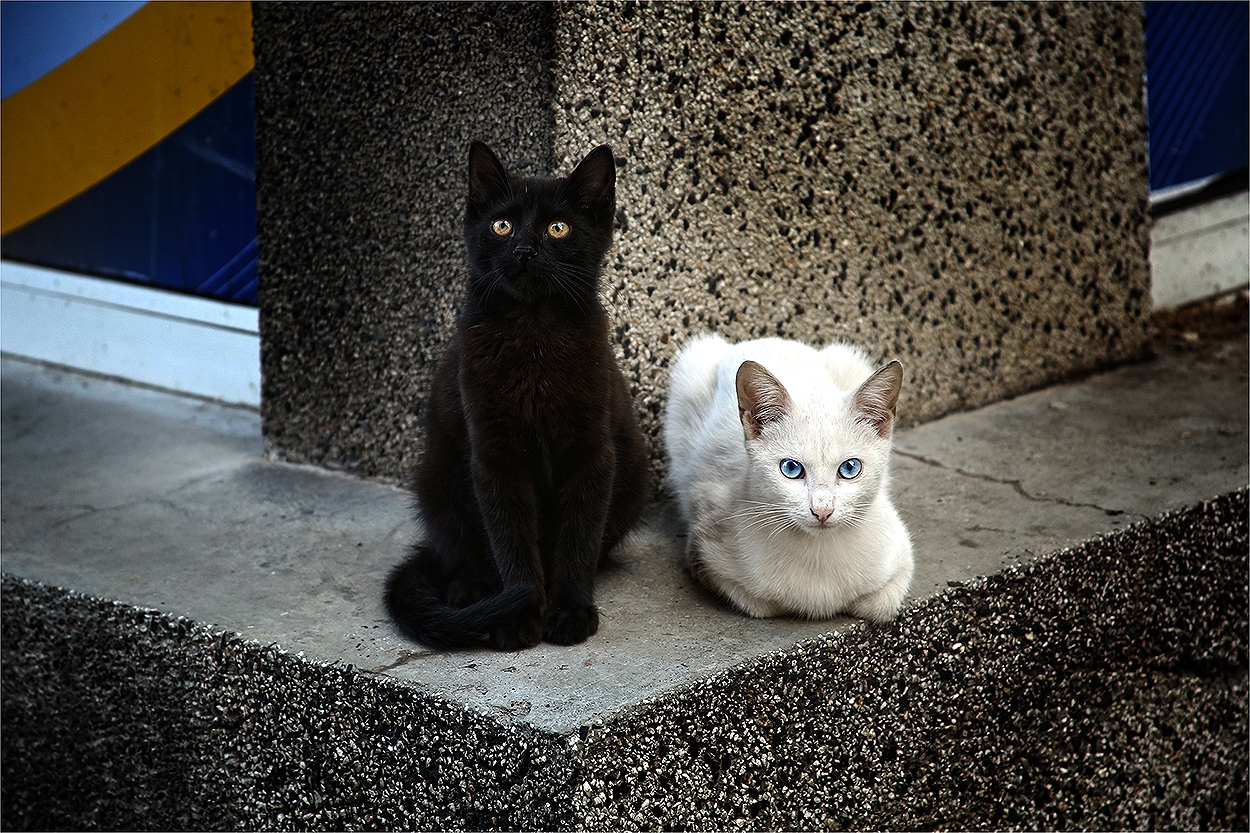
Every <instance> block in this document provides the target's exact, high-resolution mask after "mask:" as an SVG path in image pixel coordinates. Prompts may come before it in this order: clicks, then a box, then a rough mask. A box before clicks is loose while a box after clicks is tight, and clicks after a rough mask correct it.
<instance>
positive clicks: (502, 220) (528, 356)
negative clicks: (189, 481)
mask: <svg viewBox="0 0 1250 833" xmlns="http://www.w3.org/2000/svg"><path fill="white" fill-rule="evenodd" d="M615 209H616V166H615V163H614V162H613V160H612V151H611V149H610V148H608V147H606V146H605V147H599V148H596V149H595V150H593V151H591V152H590V153H589V154H588V155H587V156H586V158H585V159H583V160H582V162H581V164H579V165H578V166H577V168H576V170H574V171H573V173H572V174H570V175H569V176H568V177H567V178H565V179H547V178H532V179H523V178H513V177H511V176H509V175H508V173H507V171H505V170H504V167H503V165H502V164H501V163H500V162H499V159H498V158H497V157H496V156H495V154H494V153H492V152H491V150H490V148H488V147H487V146H486V145H484V144H482V143H480V142H475V143H474V144H473V146H472V147H471V148H470V149H469V196H468V203H467V207H466V210H465V244H466V248H467V251H468V262H469V280H468V288H467V292H466V293H465V297H464V300H463V305H462V307H461V309H460V314H459V317H458V319H457V322H456V327H455V332H454V335H453V337H452V340H451V343H450V344H449V345H448V347H447V350H446V352H445V353H444V354H443V356H442V359H441V361H440V363H439V365H438V368H437V370H436V371H435V376H434V386H433V390H432V391H431V395H430V399H429V403H428V414H429V421H428V433H427V442H426V446H425V450H424V453H423V455H422V457H421V460H420V462H419V463H418V465H417V469H416V477H415V480H414V492H415V495H416V509H417V514H418V517H419V518H420V521H421V523H422V526H423V527H424V530H425V539H424V541H422V542H419V543H417V544H416V545H414V546H413V548H412V550H411V553H410V555H409V556H408V558H407V559H406V560H405V561H404V562H403V563H402V564H400V565H399V566H398V567H396V568H395V570H394V571H393V572H392V573H391V576H390V578H389V580H388V582H387V588H386V607H387V610H388V611H389V612H390V615H391V616H392V618H394V620H395V621H396V622H397V623H398V625H399V626H400V628H401V630H402V631H403V632H404V633H405V634H407V635H408V636H409V637H411V638H412V639H414V640H416V641H417V642H420V643H422V644H423V645H426V646H427V647H430V648H435V649H438V650H450V649H456V648H468V647H475V646H490V647H493V648H496V649H499V650H515V649H518V648H528V647H530V646H532V645H535V644H536V643H538V642H539V641H540V640H543V639H545V640H547V641H548V642H554V643H558V644H561V645H571V644H574V643H577V642H582V641H584V640H585V639H586V638H587V637H589V636H590V635H591V634H593V633H594V632H595V631H596V630H597V629H598V627H599V613H598V610H597V609H596V608H595V603H594V577H595V571H596V569H597V567H598V565H599V563H600V560H601V559H602V557H603V556H604V555H605V554H606V553H607V552H608V551H609V550H610V549H611V548H612V547H613V546H614V545H615V544H616V543H617V541H619V540H620V539H621V536H622V535H624V534H625V532H626V531H628V529H629V528H630V527H631V526H632V525H633V524H634V522H635V521H636V520H637V518H638V515H639V514H640V513H641V511H642V508H643V505H644V504H645V503H646V500H647V489H648V484H649V482H650V476H649V473H648V470H647V465H648V463H647V453H646V449H645V447H644V445H643V439H642V434H641V433H640V431H639V430H638V424H637V420H636V418H635V416H634V410H633V406H632V404H631V403H630V397H629V388H628V386H627V385H626V382H625V378H624V377H623V376H622V375H621V372H620V370H619V369H618V368H617V366H616V361H615V359H614V357H613V355H612V347H611V345H610V343H609V341H608V330H609V328H608V318H607V314H606V313H605V312H604V310H603V307H602V306H601V305H600V303H599V295H598V285H599V275H600V272H601V271H602V267H603V260H604V257H605V256H606V254H607V252H608V248H609V247H610V245H611V242H612V221H613V217H614V215H615Z"/></svg>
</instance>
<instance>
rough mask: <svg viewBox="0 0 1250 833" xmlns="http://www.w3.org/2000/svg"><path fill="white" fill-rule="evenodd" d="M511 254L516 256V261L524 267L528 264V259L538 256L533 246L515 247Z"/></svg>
mask: <svg viewBox="0 0 1250 833" xmlns="http://www.w3.org/2000/svg"><path fill="white" fill-rule="evenodd" d="M513 254H515V255H516V259H517V260H519V261H521V265H522V266H524V265H525V264H526V263H529V260H530V258H532V257H533V256H534V255H536V254H538V250H537V249H535V248H534V247H533V246H517V247H516V248H515V249H513Z"/></svg>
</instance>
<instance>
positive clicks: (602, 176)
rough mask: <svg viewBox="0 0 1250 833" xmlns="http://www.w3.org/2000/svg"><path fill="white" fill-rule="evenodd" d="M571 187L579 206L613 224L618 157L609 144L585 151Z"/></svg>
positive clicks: (571, 180)
mask: <svg viewBox="0 0 1250 833" xmlns="http://www.w3.org/2000/svg"><path fill="white" fill-rule="evenodd" d="M568 187H569V188H571V189H572V192H573V195H574V198H575V199H576V200H577V204H578V206H579V207H580V208H581V209H582V210H584V211H586V212H587V213H589V214H590V215H591V216H592V217H594V218H595V219H596V220H597V221H599V222H600V223H605V222H606V223H611V222H612V218H613V217H614V216H615V214H616V160H614V159H613V158H612V148H610V147H608V146H607V145H600V146H599V147H597V148H595V149H594V150H592V151H591V152H590V153H588V154H586V158H585V159H583V160H582V161H581V162H580V163H579V164H578V166H577V167H576V168H574V169H573V173H571V174H569V178H568Z"/></svg>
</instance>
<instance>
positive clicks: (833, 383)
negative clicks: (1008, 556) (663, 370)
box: [664, 335, 913, 622]
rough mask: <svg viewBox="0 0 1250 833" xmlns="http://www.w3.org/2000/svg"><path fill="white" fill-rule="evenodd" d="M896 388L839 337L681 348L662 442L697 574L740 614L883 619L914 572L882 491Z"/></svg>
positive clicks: (895, 371)
mask: <svg viewBox="0 0 1250 833" xmlns="http://www.w3.org/2000/svg"><path fill="white" fill-rule="evenodd" d="M902 383H903V366H902V365H901V364H899V363H898V362H897V361H892V362H890V363H889V364H887V365H885V366H884V367H882V368H881V369H880V370H877V371H876V372H875V373H874V372H873V369H872V365H871V364H869V363H868V361H867V359H866V358H865V357H864V354H863V353H861V352H860V351H859V350H857V349H856V348H854V347H850V346H847V345H845V344H832V345H830V346H829V347H826V348H825V349H824V350H819V351H818V350H814V349H812V348H811V347H808V346H807V345H805V344H800V343H798V342H795V341H788V340H785V339H780V338H765V339H759V340H755V341H744V342H741V343H740V344H729V343H728V342H726V341H725V340H724V339H723V338H721V337H720V336H716V335H710V336H702V337H700V338H697V339H694V340H693V341H691V342H690V343H689V344H687V345H686V346H685V347H684V348H682V350H681V352H680V353H679V354H678V356H677V361H676V363H675V364H674V366H673V371H672V375H671V377H670V380H669V394H668V411H667V413H666V415H665V420H664V444H665V449H666V451H667V452H668V460H669V469H668V484H669V487H670V489H671V491H672V493H673V494H674V495H675V496H676V498H677V503H678V506H679V508H680V511H681V515H682V519H683V520H684V521H685V523H686V527H687V530H688V534H689V537H688V539H687V540H688V546H687V553H688V556H689V559H690V567H691V571H692V572H693V573H694V575H695V576H696V577H697V578H698V579H699V580H700V581H701V582H702V583H703V584H704V585H705V586H707V587H708V588H709V589H711V590H713V591H714V592H719V593H720V594H721V595H723V596H724V597H725V598H726V599H728V600H729V601H730V602H731V603H733V605H734V606H735V607H737V608H738V609H740V610H742V611H743V612H745V613H747V614H749V615H751V616H761V617H762V616H778V615H783V614H798V615H801V616H808V617H812V618H824V617H829V616H833V615H835V614H839V613H849V614H851V615H853V616H858V617H860V618H863V619H870V620H872V621H874V622H885V621H889V620H890V619H892V618H893V617H894V615H895V614H896V613H897V612H898V609H899V606H900V605H901V604H902V602H903V597H904V596H906V595H907V590H908V587H909V586H910V584H911V576H912V567H913V562H912V545H911V538H910V536H909V535H908V534H907V528H906V527H905V526H904V525H903V521H902V519H900V518H899V516H898V512H896V511H895V510H894V507H893V505H892V504H891V503H890V498H889V459H890V440H891V435H892V433H893V428H894V415H895V407H896V405H897V403H898V393H899V388H900V387H901V386H902Z"/></svg>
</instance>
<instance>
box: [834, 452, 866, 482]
mask: <svg viewBox="0 0 1250 833" xmlns="http://www.w3.org/2000/svg"><path fill="white" fill-rule="evenodd" d="M863 468H864V464H863V463H861V462H860V461H859V460H858V459H857V458H855V457H852V458H851V459H849V460H843V461H842V465H840V466H838V475H839V476H840V477H841V478H842V479H843V480H853V479H855V478H856V477H859V473H860V471H862V470H863Z"/></svg>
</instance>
